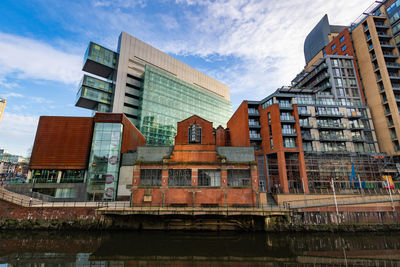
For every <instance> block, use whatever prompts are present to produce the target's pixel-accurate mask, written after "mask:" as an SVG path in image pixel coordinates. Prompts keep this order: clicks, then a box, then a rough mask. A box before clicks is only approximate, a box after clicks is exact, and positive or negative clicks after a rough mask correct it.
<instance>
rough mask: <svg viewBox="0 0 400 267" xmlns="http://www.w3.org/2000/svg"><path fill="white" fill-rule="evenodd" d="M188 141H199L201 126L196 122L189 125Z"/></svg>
mask: <svg viewBox="0 0 400 267" xmlns="http://www.w3.org/2000/svg"><path fill="white" fill-rule="evenodd" d="M189 143H201V128H200V126H199V125H198V124H192V125H190V127H189Z"/></svg>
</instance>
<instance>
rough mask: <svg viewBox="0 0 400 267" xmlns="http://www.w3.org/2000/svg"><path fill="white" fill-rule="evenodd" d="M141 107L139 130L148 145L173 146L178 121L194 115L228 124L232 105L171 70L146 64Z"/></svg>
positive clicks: (217, 123) (220, 123)
mask: <svg viewBox="0 0 400 267" xmlns="http://www.w3.org/2000/svg"><path fill="white" fill-rule="evenodd" d="M143 80H144V81H143V90H141V96H140V98H141V100H142V103H141V106H140V107H139V118H140V121H139V125H138V128H139V130H140V131H141V132H142V133H143V135H144V136H145V137H146V140H147V144H148V145H172V144H173V143H174V138H175V135H176V127H177V122H179V121H182V120H184V119H186V118H188V117H190V116H192V115H194V114H196V115H198V116H200V117H202V118H204V119H206V120H209V121H211V122H213V123H214V127H218V125H222V126H223V127H225V126H226V123H227V121H228V120H229V118H230V116H231V111H232V104H231V102H230V101H228V100H226V99H224V98H223V97H222V96H218V95H216V94H213V93H211V92H208V91H207V90H204V89H199V88H198V87H196V86H194V85H192V84H189V83H186V82H184V81H182V80H180V79H177V78H175V77H173V76H172V75H169V74H168V73H166V72H164V71H162V70H160V69H158V68H155V67H152V66H149V65H146V70H145V74H144V79H143Z"/></svg>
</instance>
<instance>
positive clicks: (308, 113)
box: [299, 110, 311, 116]
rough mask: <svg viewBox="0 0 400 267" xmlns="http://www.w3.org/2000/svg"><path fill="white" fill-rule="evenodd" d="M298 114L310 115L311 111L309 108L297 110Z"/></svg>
mask: <svg viewBox="0 0 400 267" xmlns="http://www.w3.org/2000/svg"><path fill="white" fill-rule="evenodd" d="M299 115H300V116H311V111H309V110H299Z"/></svg>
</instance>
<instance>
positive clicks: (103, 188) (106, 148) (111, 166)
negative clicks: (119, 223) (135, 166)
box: [87, 123, 123, 200]
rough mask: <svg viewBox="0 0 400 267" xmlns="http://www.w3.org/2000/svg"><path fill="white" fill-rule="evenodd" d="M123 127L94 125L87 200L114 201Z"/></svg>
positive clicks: (108, 124)
mask: <svg viewBox="0 0 400 267" xmlns="http://www.w3.org/2000/svg"><path fill="white" fill-rule="evenodd" d="M122 131H123V125H122V124H121V123H96V125H95V127H94V133H93V141H92V149H91V152H90V160H89V168H88V169H89V171H88V187H87V193H88V199H89V200H115V197H116V190H117V185H118V175H119V163H120V155H121V141H122Z"/></svg>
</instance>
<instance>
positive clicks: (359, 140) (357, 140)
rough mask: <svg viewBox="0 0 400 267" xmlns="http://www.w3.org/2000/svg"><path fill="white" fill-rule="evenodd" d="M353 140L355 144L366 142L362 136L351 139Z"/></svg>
mask: <svg viewBox="0 0 400 267" xmlns="http://www.w3.org/2000/svg"><path fill="white" fill-rule="evenodd" d="M351 140H352V141H353V142H365V138H364V137H362V136H353V137H352V138H351Z"/></svg>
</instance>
